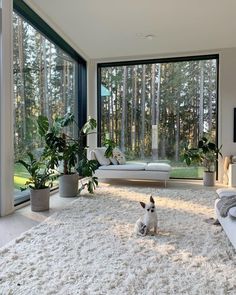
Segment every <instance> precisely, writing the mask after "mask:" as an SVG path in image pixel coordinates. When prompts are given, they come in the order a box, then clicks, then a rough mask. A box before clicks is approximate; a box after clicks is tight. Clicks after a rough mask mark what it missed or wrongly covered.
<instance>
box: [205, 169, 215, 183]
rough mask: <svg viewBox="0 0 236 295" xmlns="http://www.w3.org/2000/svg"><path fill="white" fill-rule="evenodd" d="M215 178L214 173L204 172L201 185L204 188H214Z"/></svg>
mask: <svg viewBox="0 0 236 295" xmlns="http://www.w3.org/2000/svg"><path fill="white" fill-rule="evenodd" d="M215 178H216V174H215V172H208V171H204V174H203V184H204V185H205V186H214V185H215Z"/></svg>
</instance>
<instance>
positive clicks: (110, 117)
mask: <svg viewBox="0 0 236 295" xmlns="http://www.w3.org/2000/svg"><path fill="white" fill-rule="evenodd" d="M101 83H102V85H101V135H102V142H103V140H104V139H105V137H106V136H109V137H110V138H112V139H113V140H114V141H115V142H116V143H117V145H118V146H120V148H121V149H122V151H124V152H125V153H126V156H127V158H128V159H129V160H131V161H137V160H138V161H140V160H141V161H145V162H146V161H168V162H170V163H171V165H172V167H173V168H174V169H173V171H172V175H171V176H172V177H177V178H201V177H202V172H203V169H202V167H186V166H185V165H184V164H183V161H182V159H181V154H182V152H183V149H184V147H185V146H186V145H191V146H197V143H198V140H199V139H200V138H201V137H202V136H203V134H205V133H208V134H209V135H210V136H211V139H212V140H213V141H215V139H216V107H217V103H216V101H217V63H216V60H215V59H209V60H198V61H183V62H170V63H156V64H144V65H138V64H137V65H132V66H116V67H105V68H101Z"/></svg>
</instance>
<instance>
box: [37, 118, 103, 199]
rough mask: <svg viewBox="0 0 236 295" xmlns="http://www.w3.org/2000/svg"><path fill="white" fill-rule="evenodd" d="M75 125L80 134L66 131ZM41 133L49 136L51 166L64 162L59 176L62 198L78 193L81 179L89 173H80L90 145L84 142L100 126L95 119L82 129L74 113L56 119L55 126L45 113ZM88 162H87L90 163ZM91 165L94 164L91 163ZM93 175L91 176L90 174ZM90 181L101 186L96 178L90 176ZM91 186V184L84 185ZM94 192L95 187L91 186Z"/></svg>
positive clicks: (46, 139)
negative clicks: (80, 165) (73, 134)
mask: <svg viewBox="0 0 236 295" xmlns="http://www.w3.org/2000/svg"><path fill="white" fill-rule="evenodd" d="M72 124H74V126H76V127H77V129H78V132H77V136H76V137H74V136H71V135H69V134H68V133H66V131H65V130H66V128H67V127H69V126H71V125H72ZM38 125H39V133H40V135H41V136H42V137H44V139H45V144H46V147H45V155H46V156H49V157H50V158H51V168H55V167H56V168H57V169H59V167H60V164H61V163H62V166H63V168H62V171H60V177H59V195H60V196H61V197H74V196H76V195H77V194H78V180H79V175H80V177H84V176H88V175H85V174H81V173H80V174H78V173H77V171H79V172H81V171H82V169H78V164H79V163H81V161H82V160H83V161H84V162H86V161H85V159H86V160H87V155H86V154H85V149H86V146H85V144H84V141H85V137H86V136H87V135H88V134H89V133H90V132H91V131H92V130H93V129H95V128H96V121H95V120H94V119H92V118H89V120H88V121H87V122H86V123H85V124H84V125H83V127H82V128H81V129H80V128H79V127H78V125H77V123H76V121H75V119H74V115H73V114H71V113H67V114H66V115H65V116H63V117H60V118H56V119H55V120H54V122H52V124H51V126H50V124H49V120H48V118H47V117H45V116H40V117H39V118H38ZM86 163H87V162H86ZM87 164H88V165H90V164H91V165H92V166H93V163H90V162H88V163H87ZM89 176H90V175H89ZM88 182H89V183H90V182H92V183H93V184H94V185H97V183H96V182H97V180H96V178H95V177H92V175H91V177H90V178H89V180H88ZM86 186H87V187H88V188H91V184H88V185H83V188H85V187H86ZM89 191H90V192H91V191H92V190H91V189H89Z"/></svg>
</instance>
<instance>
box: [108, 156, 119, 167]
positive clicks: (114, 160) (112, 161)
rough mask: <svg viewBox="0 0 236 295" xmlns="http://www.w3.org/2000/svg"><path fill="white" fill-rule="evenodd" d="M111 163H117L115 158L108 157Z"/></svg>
mask: <svg viewBox="0 0 236 295" xmlns="http://www.w3.org/2000/svg"><path fill="white" fill-rule="evenodd" d="M109 159H110V161H111V163H112V164H113V165H118V161H117V160H116V159H115V158H111V157H110V158H109Z"/></svg>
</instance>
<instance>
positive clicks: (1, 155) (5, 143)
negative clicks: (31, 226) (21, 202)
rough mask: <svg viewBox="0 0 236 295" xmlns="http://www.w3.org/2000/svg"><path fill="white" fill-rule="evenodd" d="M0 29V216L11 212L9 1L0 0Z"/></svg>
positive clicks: (11, 116)
mask: <svg viewBox="0 0 236 295" xmlns="http://www.w3.org/2000/svg"><path fill="white" fill-rule="evenodd" d="M0 26H1V27H0V33H1V37H0V59H1V62H0V138H1V145H0V216H4V215H7V214H9V213H11V212H12V211H13V210H14V204H13V100H12V98H13V95H12V92H13V86H12V85H13V83H12V67H13V63H12V1H9V0H2V9H1V18H0Z"/></svg>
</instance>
